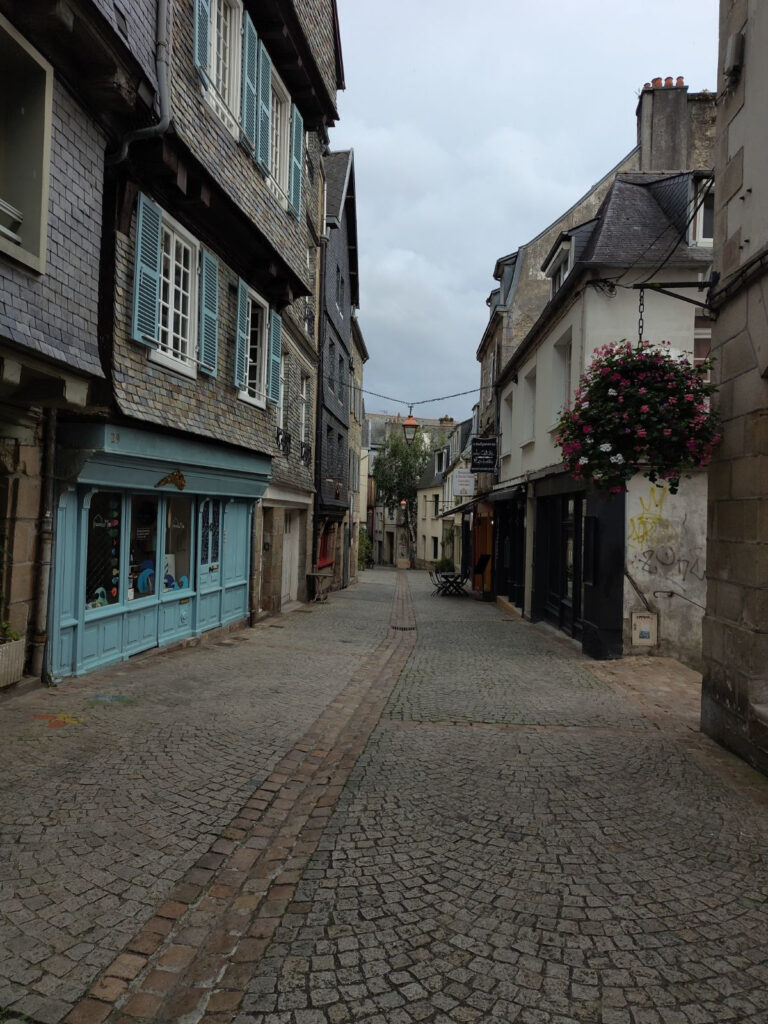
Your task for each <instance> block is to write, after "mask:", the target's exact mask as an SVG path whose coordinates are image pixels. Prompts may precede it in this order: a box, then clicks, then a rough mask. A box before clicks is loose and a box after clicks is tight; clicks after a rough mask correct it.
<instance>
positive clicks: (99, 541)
mask: <svg viewBox="0 0 768 1024" xmlns="http://www.w3.org/2000/svg"><path fill="white" fill-rule="evenodd" d="M122 514H123V499H122V495H121V494H120V493H119V492H117V491H97V492H96V493H95V494H94V495H93V496H92V497H91V504H90V508H89V510H88V541H87V543H88V555H87V559H86V568H85V604H86V607H87V608H103V607H106V606H107V605H110V604H117V603H118V601H119V600H120V540H121V528H122Z"/></svg>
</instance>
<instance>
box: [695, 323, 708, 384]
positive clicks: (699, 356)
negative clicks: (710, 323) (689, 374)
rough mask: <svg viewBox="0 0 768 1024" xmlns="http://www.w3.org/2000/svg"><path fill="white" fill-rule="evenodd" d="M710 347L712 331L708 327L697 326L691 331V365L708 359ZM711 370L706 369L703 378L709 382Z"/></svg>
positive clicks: (696, 364) (699, 363)
mask: <svg viewBox="0 0 768 1024" xmlns="http://www.w3.org/2000/svg"><path fill="white" fill-rule="evenodd" d="M711 348H712V331H711V329H710V328H709V327H697V328H696V329H695V330H694V332H693V365H694V366H701V364H702V363H703V362H704V361H705V360H706V359H709V355H710V351H711ZM711 376H712V372H711V370H707V373H706V376H705V377H704V380H705V381H706V382H707V384H709V382H710V380H711Z"/></svg>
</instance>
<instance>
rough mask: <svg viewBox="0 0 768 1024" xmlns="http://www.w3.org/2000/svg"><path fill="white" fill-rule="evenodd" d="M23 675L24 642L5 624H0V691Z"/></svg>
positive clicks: (16, 681)
mask: <svg viewBox="0 0 768 1024" xmlns="http://www.w3.org/2000/svg"><path fill="white" fill-rule="evenodd" d="M23 674H24V641H23V640H21V639H19V634H18V633H17V632H16V630H15V629H11V627H10V624H9V623H7V622H0V689H2V688H3V687H4V686H11V685H12V684H13V683H18V681H19V680H20V679H21V677H22V675H23Z"/></svg>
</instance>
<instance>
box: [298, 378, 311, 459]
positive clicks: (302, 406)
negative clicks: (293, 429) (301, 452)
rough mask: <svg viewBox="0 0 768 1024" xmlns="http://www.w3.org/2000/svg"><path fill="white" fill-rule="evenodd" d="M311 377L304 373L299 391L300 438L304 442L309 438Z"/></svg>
mask: <svg viewBox="0 0 768 1024" xmlns="http://www.w3.org/2000/svg"><path fill="white" fill-rule="evenodd" d="M309 413H310V408H309V377H307V376H306V375H305V374H303V373H302V375H301V389H300V391H299V440H300V441H301V443H302V444H303V443H304V442H305V441H307V440H308V438H309Z"/></svg>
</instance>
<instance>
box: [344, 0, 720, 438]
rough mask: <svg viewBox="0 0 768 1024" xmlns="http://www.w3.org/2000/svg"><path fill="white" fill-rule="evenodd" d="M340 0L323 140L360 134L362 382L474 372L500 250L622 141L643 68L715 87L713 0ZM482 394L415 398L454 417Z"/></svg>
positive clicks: (409, 389)
mask: <svg viewBox="0 0 768 1024" xmlns="http://www.w3.org/2000/svg"><path fill="white" fill-rule="evenodd" d="M338 3H339V19H340V23H341V39H342V48H343V56H344V71H345V78H346V86H347V88H346V91H345V92H343V93H340V94H339V112H340V121H339V124H338V126H337V127H336V128H335V129H333V131H332V133H331V147H332V148H333V149H347V148H349V147H352V148H353V149H354V151H355V173H356V178H357V220H358V231H359V260H360V291H361V295H360V312H359V320H360V326H361V327H362V330H363V335H364V337H365V341H366V345H367V347H368V351H369V353H370V359H369V361H368V362H367V363H366V366H365V384H364V387H365V388H366V390H368V391H375V392H378V393H380V394H382V395H386V396H389V397H392V398H396V399H402V400H404V401H408V402H410V401H413V402H419V401H421V400H422V399H427V398H439V397H440V396H443V395H449V394H452V393H454V392H457V391H465V390H467V389H468V388H475V387H478V385H479V364H478V363H477V361H476V359H475V353H476V351H477V346H478V344H479V342H480V339H481V337H482V334H483V330H484V329H485V326H486V324H487V322H488V308H487V306H486V305H485V300H486V298H487V297H488V294H489V292H490V291H491V289H492V288H493V287H494V284H495V282H494V280H493V266H494V263H495V262H496V260H497V258H498V257H499V256H502V255H504V254H506V253H509V252H513V251H514V250H515V249H517V247H518V246H519V245H521V244H523V243H525V242H526V241H528V240H529V239H530V238H532V237H533V236H534V235H536V234H538V233H539V231H541V230H542V229H543V228H545V227H546V226H547V225H548V224H550V223H551V222H552V221H553V220H555V218H556V217H557V216H559V214H560V213H562V212H564V211H565V210H566V209H567V208H568V207H569V206H571V205H572V203H573V202H574V201H575V200H576V199H578V198H579V197H580V196H581V195H583V194H584V192H586V191H587V189H588V188H589V187H590V186H591V185H592V184H593V183H594V182H596V181H597V180H598V179H599V178H601V177H602V176H603V175H604V174H605V173H606V172H607V171H608V170H610V168H611V167H613V166H614V165H615V164H616V163H618V161H619V160H620V159H621V158H622V157H623V156H624V155H625V154H626V153H628V152H629V150H630V149H632V147H633V146H634V145H635V139H636V123H635V107H636V105H637V96H638V91H639V89H640V88H641V87H642V85H643V83H644V82H647V81H650V79H651V78H653V77H655V76H658V75H660V76H662V77H665V76H667V75H673V76H675V77H677V76H678V75H683V76H684V77H685V81H686V84H687V85H689V86H690V88H691V91H700V90H703V89H710V90H714V89H715V86H716V79H715V71H716V54H717V0H642V2H640V0H616V2H613V3H607V2H605V0H538V2H533V3H527V2H526V3H524V2H523V0H473V2H467V0H338ZM475 399H476V396H473V395H466V396H465V397H463V398H454V399H450V400H445V401H441V402H437V403H433V404H429V405H418V406H416V407H415V408H414V413H415V414H416V415H417V416H418V415H423V416H440V415H442V414H443V413H449V414H450V415H453V416H454V417H455V418H457V419H464V418H466V417H468V416H470V415H471V411H472V405H473V402H474V401H475ZM365 404H366V409H367V410H368V411H369V412H398V411H404V412H406V413H407V407H405V408H404V407H403V406H402V405H398V404H397V403H396V402H391V401H384V400H382V399H381V398H375V397H372V396H371V395H366V396H365Z"/></svg>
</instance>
